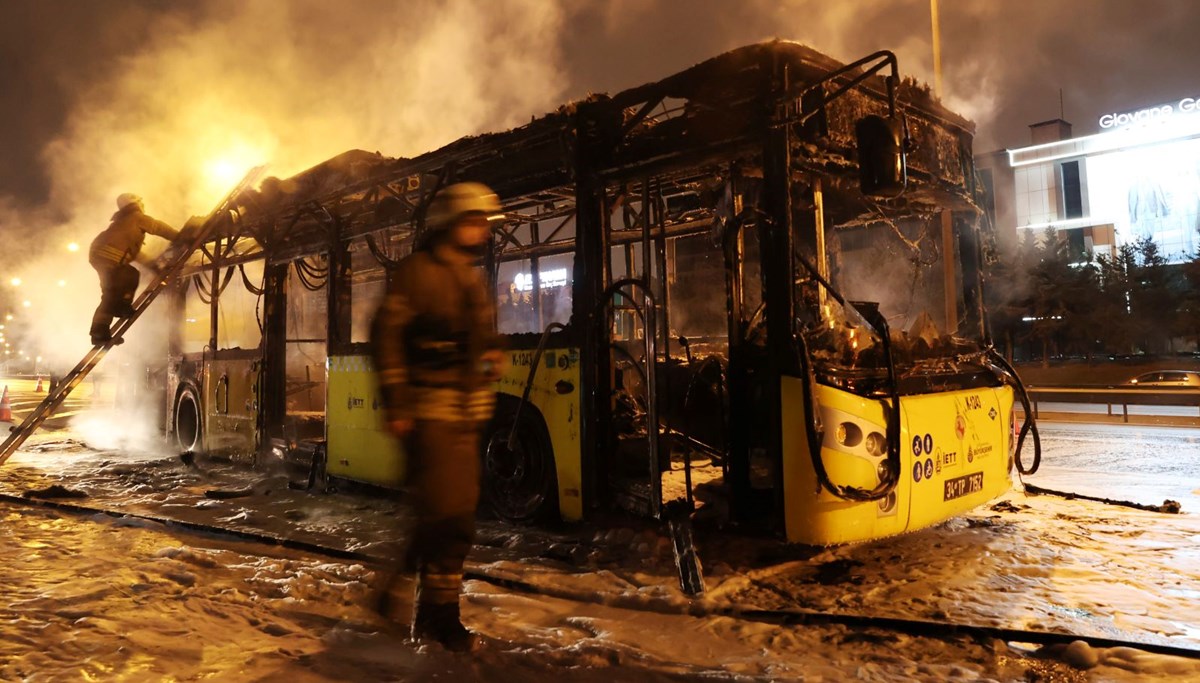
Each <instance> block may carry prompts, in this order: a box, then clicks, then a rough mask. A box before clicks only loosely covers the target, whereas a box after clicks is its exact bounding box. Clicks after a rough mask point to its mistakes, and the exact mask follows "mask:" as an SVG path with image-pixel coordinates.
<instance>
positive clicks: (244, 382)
mask: <svg viewBox="0 0 1200 683" xmlns="http://www.w3.org/2000/svg"><path fill="white" fill-rule="evenodd" d="M258 366H259V364H258V361H257V360H254V359H248V358H246V359H242V358H239V359H217V360H210V361H208V362H207V363H206V364H205V368H204V382H203V387H202V392H203V396H202V397H201V400H202V402H203V404H204V405H203V407H202V410H203V411H204V431H205V434H204V444H205V450H206V451H208V452H209V453H221V454H227V455H253V454H254V453H255V452H256V451H257V447H256V446H257V444H256V434H257V432H256V426H255V423H256V415H257V413H258Z"/></svg>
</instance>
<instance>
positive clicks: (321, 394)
mask: <svg viewBox="0 0 1200 683" xmlns="http://www.w3.org/2000/svg"><path fill="white" fill-rule="evenodd" d="M971 139H972V125H971V124H970V123H969V122H968V121H966V120H964V119H963V118H961V117H959V116H957V115H955V114H954V113H952V112H950V111H948V110H946V109H944V108H943V107H942V106H941V105H940V104H939V103H937V102H936V101H934V100H933V99H932V98H931V97H930V95H929V93H928V91H927V90H926V89H924V88H922V87H920V86H918V85H917V84H915V83H914V82H912V81H909V80H902V79H900V77H899V73H898V69H897V64H896V60H895V57H894V56H893V55H892V54H891V53H887V52H880V53H876V54H873V55H870V56H868V57H866V58H864V59H861V60H858V61H856V62H854V63H851V64H841V63H838V62H835V61H834V60H831V59H829V58H828V57H825V56H823V55H821V54H819V53H817V52H815V51H813V50H811V49H808V48H806V47H804V46H801V45H798V44H795V43H790V42H782V41H774V42H768V43H762V44H756V45H750V46H747V47H743V48H740V49H737V50H733V51H731V52H728V53H726V54H722V55H720V56H717V57H715V58H712V59H709V60H708V61H705V62H702V63H700V64H697V65H696V66H694V67H692V68H690V69H687V70H685V71H682V72H680V73H677V74H675V75H672V76H669V77H667V78H664V79H662V80H659V81H656V82H653V83H648V84H645V85H642V86H639V87H635V88H631V89H629V90H625V91H622V92H619V93H617V94H614V95H594V96H590V97H588V98H587V99H585V100H582V101H578V102H572V103H570V104H568V105H565V106H563V107H562V108H560V109H559V110H557V111H555V112H553V113H550V114H547V115H545V116H542V117H541V118H537V119H534V120H533V121H531V122H530V123H529V124H528V125H524V126H521V127H519V128H516V129H513V130H509V131H505V132H499V133H491V134H484V135H478V136H472V137H465V138H462V139H460V140H457V141H455V142H453V143H451V144H448V145H446V146H445V147H442V148H441V149H438V150H435V151H432V152H429V153H426V154H422V155H420V156H417V157H415V158H389V157H385V156H381V155H379V154H377V153H367V152H362V151H350V152H346V153H344V154H342V155H340V156H338V157H335V158H333V159H330V160H328V161H326V162H324V163H322V164H320V165H318V166H316V167H314V168H312V169H309V170H307V171H305V172H303V173H300V174H298V175H296V176H293V177H290V178H283V179H280V178H268V179H267V180H266V181H264V182H263V183H262V184H261V185H260V186H259V187H257V188H255V189H253V190H252V191H247V192H244V193H243V194H242V195H240V196H239V197H238V198H237V199H236V201H235V202H234V205H235V208H234V209H233V210H230V211H229V212H228V213H227V215H223V216H222V217H221V218H220V224H219V226H218V229H217V230H215V231H214V233H213V237H212V239H210V240H208V241H207V242H206V244H205V245H204V246H203V248H202V250H201V251H200V252H198V254H197V255H196V256H194V257H193V258H192V260H191V262H190V264H189V267H188V270H187V272H186V274H185V275H183V276H182V277H181V279H180V282H179V285H178V286H177V287H176V288H175V290H174V292H173V296H172V306H173V310H174V314H173V316H174V319H175V320H177V321H178V325H177V326H175V331H174V333H173V336H172V339H171V352H170V358H169V364H168V415H169V417H168V430H169V432H170V434H172V435H173V438H174V440H175V441H176V442H177V443H178V445H179V446H180V447H181V448H183V449H191V450H196V451H207V452H212V453H222V454H226V455H227V456H229V457H235V458H236V457H245V458H248V459H264V458H275V457H277V458H282V459H284V460H287V461H289V462H300V463H303V464H304V465H305V466H308V467H310V468H311V470H312V472H313V473H314V475H316V476H328V477H331V478H335V479H342V480H349V481H355V482H363V483H366V484H372V485H376V486H382V487H394V486H398V485H400V484H401V483H402V481H403V478H404V455H403V453H402V451H401V450H400V449H399V447H398V446H397V444H396V443H395V442H394V441H393V440H392V439H391V438H390V437H389V436H388V435H387V433H386V432H385V431H384V430H383V429H382V426H381V410H380V404H379V400H378V397H377V388H376V385H375V379H374V375H373V372H372V363H371V355H370V353H369V348H368V343H369V327H370V320H371V318H372V316H373V314H374V311H375V307H376V306H377V303H378V301H379V299H380V296H381V294H382V292H383V291H384V288H385V282H386V279H387V277H388V272H389V269H390V268H391V267H392V266H393V265H394V264H395V263H396V262H397V260H398V259H400V258H402V257H403V256H404V255H405V254H406V253H408V251H410V250H411V249H412V246H413V244H414V242H415V241H417V240H419V239H420V236H421V233H422V231H423V227H424V224H423V216H424V210H425V207H426V206H427V205H428V203H429V200H430V198H431V197H432V196H433V194H434V193H435V192H436V191H437V190H438V189H439V188H440V187H443V186H445V185H446V184H448V183H452V182H457V181H467V180H470V181H478V182H482V183H486V184H487V185H489V186H491V187H492V188H494V189H495V190H496V192H497V193H498V194H499V195H500V197H501V199H502V201H503V217H502V220H500V221H498V222H497V223H496V228H495V231H494V239H493V241H492V245H491V249H490V252H489V255H488V256H487V258H486V262H485V263H484V267H485V268H486V270H487V273H488V282H489V283H490V285H491V287H492V288H493V293H494V295H495V297H496V304H497V306H496V308H497V320H496V324H497V327H498V329H499V331H500V332H501V333H503V335H504V336H505V338H506V340H507V344H508V350H509V351H508V352H509V354H510V357H511V361H512V362H511V363H510V364H509V367H508V368H507V370H506V374H505V375H504V376H503V377H502V378H501V379H500V380H499V381H498V382H497V383H496V385H495V389H496V392H497V395H498V405H497V412H496V416H495V418H494V420H493V421H492V423H491V424H490V425H489V427H488V430H487V432H486V434H485V436H484V439H483V447H482V452H481V453H480V457H481V458H482V462H483V472H484V475H483V476H484V480H483V489H484V500H485V501H486V502H487V503H488V504H489V505H490V506H491V507H492V508H493V509H494V510H495V512H496V513H497V514H498V515H500V516H501V517H503V518H506V519H510V520H517V521H529V520H535V519H539V518H544V517H558V518H561V519H564V520H580V519H583V518H586V517H588V516H589V515H592V514H593V513H595V512H598V511H601V510H611V509H614V508H619V509H625V510H631V511H635V512H638V513H641V514H646V515H649V516H652V517H661V516H662V515H663V514H664V508H665V507H666V506H668V505H675V506H676V508H677V507H678V506H680V505H682V506H685V507H686V509H688V510H693V509H696V508H697V507H703V506H707V505H712V506H714V507H713V508H712V509H713V510H714V511H715V510H721V511H722V512H721V514H722V515H723V516H727V517H728V518H729V519H730V520H731V521H733V522H736V523H737V524H741V525H747V526H748V527H759V528H764V529H768V530H771V531H773V532H774V533H778V534H781V535H782V536H784V537H786V539H788V540H789V541H793V542H800V543H808V544H832V543H844V542H852V541H859V540H864V539H871V538H877V537H882V536H887V535H892V534H897V533H901V532H905V531H910V530H913V529H917V528H921V527H923V526H927V525H930V524H933V523H936V522H938V521H941V520H944V519H947V518H948V517H951V516H953V515H955V514H957V513H960V512H962V511H965V510H968V509H970V508H973V507H976V506H978V505H980V504H982V503H984V502H986V501H988V500H991V499H993V498H995V497H996V496H998V495H1000V494H1001V493H1003V492H1004V491H1006V490H1007V489H1008V487H1009V485H1010V474H1011V469H1012V467H1013V448H1014V442H1015V440H1016V439H1015V438H1014V430H1013V425H1014V422H1013V397H1014V386H1015V385H1016V384H1015V383H1016V378H1015V376H1014V375H1012V374H1011V373H1010V372H1009V371H1008V370H1006V369H1005V368H1004V366H1003V362H1002V360H1001V359H998V358H996V356H995V354H994V352H993V351H992V350H991V348H990V344H989V342H988V338H987V333H986V327H985V322H984V316H983V311H982V308H981V301H982V296H981V287H982V285H981V279H980V253H981V249H980V232H979V226H978V223H977V219H978V217H979V211H978V208H977V207H976V205H975V202H974V201H973V196H974V193H975V178H974V171H973V163H972V157H971ZM675 501H682V502H679V503H676V502H675Z"/></svg>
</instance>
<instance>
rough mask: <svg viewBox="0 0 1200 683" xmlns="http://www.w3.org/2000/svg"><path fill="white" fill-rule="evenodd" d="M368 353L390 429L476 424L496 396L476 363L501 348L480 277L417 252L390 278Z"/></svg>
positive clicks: (429, 252) (476, 270)
mask: <svg viewBox="0 0 1200 683" xmlns="http://www.w3.org/2000/svg"><path fill="white" fill-rule="evenodd" d="M371 329H372V332H371V347H372V354H373V355H374V360H375V369H376V371H377V372H378V374H379V383H380V393H381V395H382V398H383V405H384V409H385V411H386V417H387V419H388V420H389V421H392V420H402V419H419V420H444V421H473V420H486V419H488V418H489V417H490V416H491V410H492V407H493V404H494V402H495V394H494V392H493V390H492V388H491V387H490V386H488V379H487V371H486V369H485V368H483V367H482V366H481V356H482V355H483V354H484V353H485V352H487V351H490V350H494V349H497V348H500V338H499V336H498V335H497V334H496V332H495V327H494V323H493V306H492V301H491V298H490V297H489V296H488V293H487V290H486V288H485V287H484V282H483V274H482V272H481V271H480V269H479V268H476V267H473V266H471V265H469V264H465V263H463V264H458V263H448V262H444V261H442V260H439V259H438V257H437V256H436V255H435V254H434V253H433V251H432V250H428V249H426V250H421V251H416V252H414V253H413V254H411V255H410V256H408V257H406V258H405V259H403V260H402V261H401V262H400V263H399V265H398V266H397V267H396V268H395V269H394V270H393V271H392V272H391V273H390V274H389V277H388V284H387V293H386V294H385V296H384V300H383V303H382V304H381V305H380V307H379V311H378V312H377V313H376V314H375V320H374V322H373V323H372V328H371Z"/></svg>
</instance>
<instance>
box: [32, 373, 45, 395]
mask: <svg viewBox="0 0 1200 683" xmlns="http://www.w3.org/2000/svg"><path fill="white" fill-rule="evenodd" d="M34 391H36V392H38V393H39V394H40V393H41V392H43V391H45V389H43V388H42V378H41V377H38V385H37V388H36V389H34Z"/></svg>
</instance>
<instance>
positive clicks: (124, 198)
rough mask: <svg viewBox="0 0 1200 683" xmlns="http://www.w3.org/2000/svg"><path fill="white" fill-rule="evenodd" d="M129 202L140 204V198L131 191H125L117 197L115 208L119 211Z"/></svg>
mask: <svg viewBox="0 0 1200 683" xmlns="http://www.w3.org/2000/svg"><path fill="white" fill-rule="evenodd" d="M130 204H137V205H138V206H141V205H142V198H141V197H139V196H137V195H136V194H134V193H132V192H126V193H124V194H121V195H119V196H118V197H117V210H118V211H120V210H121V209H124V208H125V207H127V206H129V205H130Z"/></svg>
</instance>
